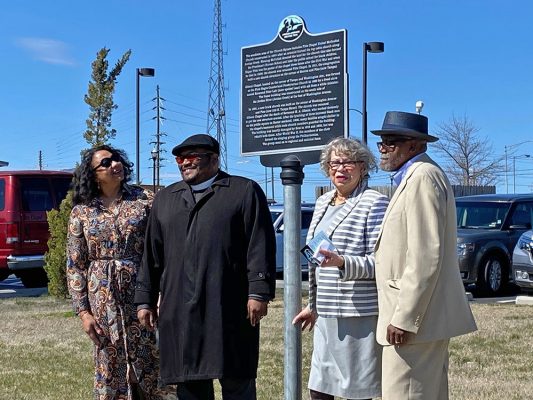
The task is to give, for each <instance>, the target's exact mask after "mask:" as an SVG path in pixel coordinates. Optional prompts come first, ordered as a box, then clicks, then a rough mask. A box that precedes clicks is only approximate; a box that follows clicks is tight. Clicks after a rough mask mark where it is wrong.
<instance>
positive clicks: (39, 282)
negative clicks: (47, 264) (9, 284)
mask: <svg viewBox="0 0 533 400" xmlns="http://www.w3.org/2000/svg"><path fill="white" fill-rule="evenodd" d="M17 276H18V277H19V279H20V280H21V281H22V284H23V285H24V286H26V287H27V288H39V287H45V286H48V276H47V275H46V271H45V270H44V268H31V269H24V270H21V271H18V272H17Z"/></svg>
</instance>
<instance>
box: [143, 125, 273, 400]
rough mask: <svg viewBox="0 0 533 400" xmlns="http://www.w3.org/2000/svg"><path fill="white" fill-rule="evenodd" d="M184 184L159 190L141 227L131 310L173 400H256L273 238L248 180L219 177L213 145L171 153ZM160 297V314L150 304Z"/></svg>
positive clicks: (191, 143) (202, 139) (195, 139)
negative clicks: (150, 340)
mask: <svg viewBox="0 0 533 400" xmlns="http://www.w3.org/2000/svg"><path fill="white" fill-rule="evenodd" d="M172 154H174V155H175V156H176V161H177V163H178V166H179V169H180V172H181V175H182V178H183V181H181V182H177V183H174V184H172V185H170V186H168V187H166V188H165V189H163V190H161V191H160V192H159V193H158V194H157V196H156V198H155V200H154V203H153V207H152V211H151V213H150V218H149V222H148V228H147V233H146V241H145V252H144V258H143V262H142V265H141V268H140V270H139V273H138V277H137V290H136V295H135V302H136V304H137V305H138V317H139V320H140V321H141V323H143V324H145V325H146V326H149V327H151V328H154V327H155V324H156V321H157V326H158V329H159V346H160V354H161V355H160V359H161V380H162V383H163V384H178V390H177V394H178V399H179V400H212V399H214V393H213V381H212V380H213V379H219V380H220V384H221V387H222V394H223V398H224V399H229V398H231V399H236V400H237V399H238V400H255V399H256V390H255V378H256V375H257V364H258V358H259V321H260V320H261V318H262V317H264V316H265V315H266V314H267V305H268V301H269V300H271V299H273V298H274V292H275V252H276V245H275V236H274V230H273V227H272V220H271V217H270V212H269V209H268V205H267V201H266V198H265V195H264V193H263V191H262V190H261V188H260V187H259V185H257V183H255V182H254V181H252V180H250V179H247V178H243V177H238V176H230V175H228V174H227V173H225V172H223V171H221V170H219V144H218V142H217V141H216V140H215V139H214V138H212V137H211V136H209V135H203V134H201V135H193V136H191V137H189V138H187V139H185V141H184V142H183V143H181V144H179V145H177V146H176V147H174V149H173V150H172ZM159 296H161V298H160V304H159V313H158V312H157V302H158V298H159Z"/></svg>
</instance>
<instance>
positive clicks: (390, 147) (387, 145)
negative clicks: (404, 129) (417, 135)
mask: <svg viewBox="0 0 533 400" xmlns="http://www.w3.org/2000/svg"><path fill="white" fill-rule="evenodd" d="M409 140H413V139H412V138H394V139H388V140H386V141H383V142H377V143H376V145H377V146H378V150H379V151H383V150H385V151H394V150H395V149H396V147H397V146H398V145H399V144H401V143H405V142H408V141H409Z"/></svg>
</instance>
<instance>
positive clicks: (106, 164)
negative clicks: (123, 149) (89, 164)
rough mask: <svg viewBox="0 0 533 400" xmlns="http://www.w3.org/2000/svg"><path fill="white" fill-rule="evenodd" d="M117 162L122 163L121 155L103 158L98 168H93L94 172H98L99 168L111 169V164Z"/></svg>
mask: <svg viewBox="0 0 533 400" xmlns="http://www.w3.org/2000/svg"><path fill="white" fill-rule="evenodd" d="M113 161H115V162H122V158H120V155H118V154H116V153H115V154H112V155H111V157H106V158H102V159H101V160H100V164H98V165H97V166H96V167H94V168H93V171H96V170H97V169H98V168H100V167H103V168H109V167H110V166H111V164H112V163H113Z"/></svg>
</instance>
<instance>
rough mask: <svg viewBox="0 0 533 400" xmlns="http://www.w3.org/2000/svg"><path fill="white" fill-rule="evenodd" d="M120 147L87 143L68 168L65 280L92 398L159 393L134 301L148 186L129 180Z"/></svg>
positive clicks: (148, 339) (147, 336)
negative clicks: (83, 341)
mask: <svg viewBox="0 0 533 400" xmlns="http://www.w3.org/2000/svg"><path fill="white" fill-rule="evenodd" d="M131 174H132V164H131V163H130V162H129V161H128V158H127V156H126V154H125V153H124V152H123V151H121V150H118V149H115V148H113V147H111V146H107V145H102V146H98V147H95V148H92V149H90V150H87V151H86V152H85V153H84V154H83V156H82V159H81V163H80V165H79V166H78V168H77V169H76V171H75V172H74V180H73V192H74V193H73V203H74V208H73V209H72V212H71V215H70V220H69V229H68V243H67V282H68V289H69V292H70V295H71V296H72V301H73V306H74V309H75V311H76V313H77V315H78V316H79V317H80V319H81V321H82V326H83V330H84V331H85V332H86V333H87V335H88V336H89V338H90V339H91V340H92V341H93V343H94V363H95V378H94V398H95V399H99V400H111V399H125V400H126V399H127V400H135V399H161V398H163V397H164V395H165V393H164V392H163V391H162V390H161V389H158V377H159V355H158V351H157V346H156V337H155V332H153V331H149V330H147V329H146V328H144V327H142V326H141V325H140V323H139V320H138V319H137V310H136V307H135V305H134V304H133V296H134V292H135V282H136V277H137V270H138V268H139V264H140V262H141V258H142V253H143V247H144V233H145V229H146V223H147V218H148V213H149V212H150V207H151V205H152V200H153V193H152V192H150V191H147V190H144V189H143V188H141V187H138V186H130V185H129V184H128V182H129V181H130V179H131Z"/></svg>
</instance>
